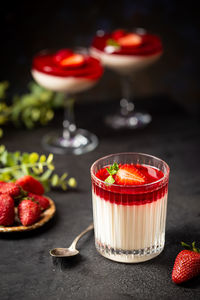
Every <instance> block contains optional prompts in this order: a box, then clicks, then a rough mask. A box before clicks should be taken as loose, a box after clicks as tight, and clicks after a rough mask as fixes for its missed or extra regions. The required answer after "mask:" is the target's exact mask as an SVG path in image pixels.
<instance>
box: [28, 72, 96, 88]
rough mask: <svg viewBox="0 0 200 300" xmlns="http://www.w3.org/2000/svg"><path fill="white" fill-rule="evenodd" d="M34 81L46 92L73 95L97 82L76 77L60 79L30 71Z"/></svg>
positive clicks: (59, 77)
mask: <svg viewBox="0 0 200 300" xmlns="http://www.w3.org/2000/svg"><path fill="white" fill-rule="evenodd" d="M31 73H32V76H33V78H34V79H35V81H36V82H37V83H38V84H39V85H41V86H43V87H44V88H46V89H48V90H52V91H55V92H66V93H69V94H71V93H72V94H74V93H78V92H82V91H84V90H87V89H90V88H91V87H93V86H94V85H95V84H96V83H97V80H92V79H87V78H77V77H61V76H54V75H48V74H46V73H43V72H39V71H37V70H32V71H31Z"/></svg>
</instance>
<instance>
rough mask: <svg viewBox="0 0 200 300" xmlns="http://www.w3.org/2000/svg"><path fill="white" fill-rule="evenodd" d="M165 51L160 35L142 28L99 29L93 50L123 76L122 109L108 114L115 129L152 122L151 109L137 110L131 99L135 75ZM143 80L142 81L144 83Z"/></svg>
mask: <svg viewBox="0 0 200 300" xmlns="http://www.w3.org/2000/svg"><path fill="white" fill-rule="evenodd" d="M162 52H163V47H162V42H161V40H160V38H159V37H158V36H157V35H154V34H150V33H147V32H146V31H145V30H144V29H142V28H138V29H136V30H135V31H133V32H130V31H126V30H121V29H120V30H115V31H113V32H111V33H105V32H103V31H101V30H100V31H97V34H96V36H95V38H94V39H93V42H92V45H91V48H90V53H91V54H92V55H93V56H94V57H96V58H98V59H100V60H101V62H102V64H103V65H104V66H105V67H107V68H109V69H111V70H113V71H115V72H116V73H118V74H119V75H120V78H121V89H122V98H121V100H120V111H119V113H116V114H113V115H110V116H107V117H106V123H107V124H108V125H109V126H110V127H112V128H115V129H121V128H138V127H143V126H145V125H147V124H148V123H150V122H151V116H150V115H149V114H148V113H142V112H137V111H135V105H134V103H133V102H132V101H131V89H132V76H133V75H134V74H135V73H136V72H137V71H138V70H143V69H145V68H146V67H148V66H150V65H151V64H153V63H155V62H156V61H157V60H158V59H159V58H160V56H161V54H162ZM141 84H142V83H141Z"/></svg>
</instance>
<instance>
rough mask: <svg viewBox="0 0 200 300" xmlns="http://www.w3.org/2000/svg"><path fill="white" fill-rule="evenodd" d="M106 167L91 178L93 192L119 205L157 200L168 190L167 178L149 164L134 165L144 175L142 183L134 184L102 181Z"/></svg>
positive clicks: (105, 174) (106, 173)
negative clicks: (122, 184) (109, 183)
mask: <svg viewBox="0 0 200 300" xmlns="http://www.w3.org/2000/svg"><path fill="white" fill-rule="evenodd" d="M107 167H108V166H106V167H104V168H102V169H100V170H99V171H98V172H97V173H96V174H95V176H93V178H92V187H93V192H94V194H96V195H97V196H99V197H100V198H101V199H102V200H105V201H109V202H111V203H115V204H121V205H143V204H146V203H151V202H153V201H157V200H159V199H160V198H162V197H163V196H164V195H165V194H166V193H167V191H168V179H166V178H164V174H163V172H162V171H159V170H157V169H154V168H152V167H150V166H144V165H134V167H135V168H137V169H138V170H139V171H140V173H142V174H143V175H144V176H145V182H144V184H136V185H134V186H129V185H124V186H121V185H118V184H117V183H116V182H115V183H114V184H111V185H108V184H106V183H104V180H105V179H106V178H107V177H108V176H109V173H108V171H107V170H106V168H107ZM113 177H114V176H113ZM99 179H100V180H99Z"/></svg>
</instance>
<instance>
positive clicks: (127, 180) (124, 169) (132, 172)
mask: <svg viewBox="0 0 200 300" xmlns="http://www.w3.org/2000/svg"><path fill="white" fill-rule="evenodd" d="M115 181H116V183H117V184H120V185H138V184H143V183H145V176H144V175H143V174H142V173H141V172H140V171H139V170H138V169H137V168H136V167H135V166H133V165H131V164H125V165H122V166H120V168H119V170H118V171H117V173H116V176H115Z"/></svg>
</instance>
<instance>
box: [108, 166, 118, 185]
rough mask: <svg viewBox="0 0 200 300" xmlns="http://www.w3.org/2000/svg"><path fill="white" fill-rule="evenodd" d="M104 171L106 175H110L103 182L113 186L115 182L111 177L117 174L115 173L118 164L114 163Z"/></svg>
mask: <svg viewBox="0 0 200 300" xmlns="http://www.w3.org/2000/svg"><path fill="white" fill-rule="evenodd" d="M106 170H107V171H108V173H109V174H110V175H109V176H108V177H107V178H106V180H105V182H106V183H108V184H113V183H114V182H115V179H114V178H113V175H115V174H116V173H117V171H118V170H119V165H118V163H116V162H114V164H113V165H112V166H110V167H109V168H106Z"/></svg>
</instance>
